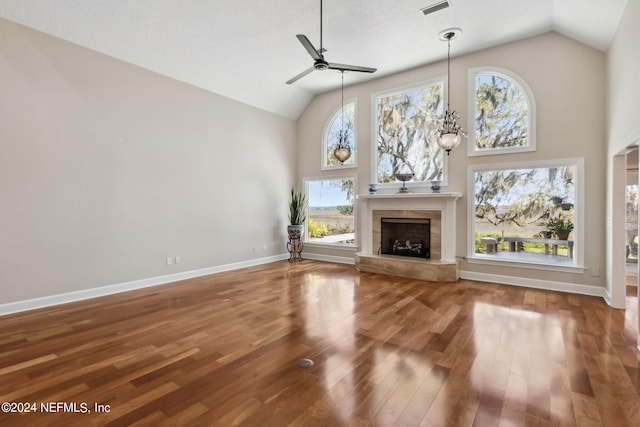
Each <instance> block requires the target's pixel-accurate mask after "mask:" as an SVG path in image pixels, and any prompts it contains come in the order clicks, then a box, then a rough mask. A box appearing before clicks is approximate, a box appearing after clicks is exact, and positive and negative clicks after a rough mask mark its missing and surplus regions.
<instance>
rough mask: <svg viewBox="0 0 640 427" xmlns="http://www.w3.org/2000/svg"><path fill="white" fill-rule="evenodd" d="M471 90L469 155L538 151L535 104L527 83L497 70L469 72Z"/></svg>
mask: <svg viewBox="0 0 640 427" xmlns="http://www.w3.org/2000/svg"><path fill="white" fill-rule="evenodd" d="M469 76H470V80H471V81H470V85H469V88H470V90H471V91H472V93H471V96H470V97H469V98H470V99H471V100H472V102H471V103H470V109H471V111H470V117H473V119H474V129H473V130H472V132H470V135H469V154H471V155H482V154H503V153H508V152H514V151H534V150H535V147H536V145H535V102H534V98H533V94H532V93H531V90H530V89H529V88H528V86H527V85H526V83H525V82H524V81H523V80H522V79H520V78H519V77H518V76H516V75H515V74H513V73H511V72H509V71H507V70H500V69H494V68H473V69H471V70H469Z"/></svg>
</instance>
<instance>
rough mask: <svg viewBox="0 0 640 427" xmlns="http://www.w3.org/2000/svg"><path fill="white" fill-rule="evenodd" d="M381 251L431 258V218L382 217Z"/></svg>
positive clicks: (387, 253) (390, 253) (389, 253)
mask: <svg viewBox="0 0 640 427" xmlns="http://www.w3.org/2000/svg"><path fill="white" fill-rule="evenodd" d="M380 229H381V241H380V253H382V254H383V255H398V256H407V257H414V258H426V259H429V258H431V245H430V243H431V219H430V218H381V219H380Z"/></svg>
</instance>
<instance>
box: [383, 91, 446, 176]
mask: <svg viewBox="0 0 640 427" xmlns="http://www.w3.org/2000/svg"><path fill="white" fill-rule="evenodd" d="M374 105H375V108H376V117H375V125H374V126H375V129H374V134H375V135H376V147H377V149H376V154H377V155H376V164H375V166H376V167H375V174H376V175H375V182H377V183H380V184H384V183H391V182H395V177H394V175H395V174H397V173H412V174H413V180H414V181H431V180H436V179H441V180H444V179H445V178H446V177H445V176H444V175H445V173H444V170H445V168H444V162H445V160H444V155H443V154H444V152H443V150H442V149H441V148H440V147H439V146H438V143H437V137H438V126H439V124H440V119H441V117H442V115H443V114H444V107H443V105H444V82H443V81H441V80H438V81H431V82H428V83H426V84H423V85H420V86H415V87H411V88H408V89H403V90H400V91H396V92H392V93H384V94H379V95H374Z"/></svg>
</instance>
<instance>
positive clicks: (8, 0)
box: [0, 0, 637, 119]
mask: <svg viewBox="0 0 640 427" xmlns="http://www.w3.org/2000/svg"><path fill="white" fill-rule="evenodd" d="M440 1H441V0H402V1H398V0H324V8H323V9H324V10H323V11H324V25H323V47H324V48H326V49H327V52H326V53H325V56H326V59H327V60H328V61H329V62H337V63H344V64H355V65H362V66H369V67H376V68H377V69H378V71H377V72H376V73H374V74H364V73H355V72H350V73H345V85H349V84H353V83H358V82H362V81H365V80H368V79H374V78H377V77H381V76H384V75H389V74H393V73H396V72H399V71H402V70H405V69H410V68H414V67H417V66H421V65H424V64H428V63H431V62H435V61H440V60H442V59H444V58H446V43H443V42H442V41H440V40H438V34H439V33H440V32H441V31H442V30H444V29H446V28H450V27H459V28H461V29H462V30H463V34H462V35H461V36H460V37H459V38H457V39H456V40H454V41H453V42H452V55H453V56H455V55H459V54H462V53H468V52H472V51H475V50H478V49H482V48H486V47H490V46H495V45H498V44H502V43H505V42H508V41H513V40H517V39H521V38H524V37H528V36H532V35H536V34H541V33H544V32H548V31H552V30H553V31H557V32H559V33H561V34H563V35H565V36H568V37H571V38H573V39H575V40H578V41H580V42H583V43H585V44H587V45H590V46H592V47H594V48H596V49H600V50H602V51H606V50H607V48H608V46H609V44H610V42H611V40H612V38H613V36H614V34H615V30H616V27H617V25H618V22H619V20H620V17H621V15H622V13H623V11H624V8H625V6H626V3H627V0H535V1H531V0H449V3H450V7H448V8H446V9H443V10H440V11H438V12H435V13H433V14H430V15H426V16H425V15H424V14H423V13H422V12H421V9H423V8H425V7H428V6H430V5H433V4H434V3H439V2H440ZM631 1H637V0H631ZM0 17H3V18H6V19H8V20H11V21H14V22H16V23H19V24H22V25H25V26H27V27H31V28H33V29H36V30H38V31H42V32H44V33H47V34H50V35H52V36H55V37H59V38H61V39H64V40H67V41H69V42H72V43H75V44H77V45H80V46H84V47H86V48H89V49H93V50H95V51H98V52H101V53H103V54H106V55H110V56H113V57H115V58H118V59H121V60H123V61H126V62H129V63H132V64H135V65H138V66H140V67H144V68H146V69H149V70H152V71H154V72H157V73H160V74H163V75H166V76H169V77H172V78H174V79H178V80H181V81H184V82H187V83H189V84H192V85H195V86H198V87H201V88H204V89H206V90H210V91H212V92H215V93H218V94H221V95H224V96H226V97H229V98H232V99H236V100H238V101H241V102H244V103H247V104H249V105H253V106H255V107H258V108H261V109H263V110H267V111H271V112H273V113H276V114H279V115H281V116H284V117H289V118H294V119H295V118H297V117H298V116H299V114H300V113H301V112H302V111H303V109H304V108H305V106H306V105H307V104H308V102H309V101H310V100H311V99H312V98H313V96H314V95H315V94H317V93H321V92H324V91H327V90H332V89H335V88H337V87H339V86H340V74H339V72H337V71H331V70H330V71H314V72H312V73H311V74H309V75H307V76H305V77H304V78H302V79H301V80H299V81H298V82H296V83H295V84H292V85H287V84H285V82H286V81H287V80H289V79H290V78H291V77H293V76H294V75H296V74H298V73H299V72H301V71H303V70H304V69H306V68H308V67H310V66H311V65H312V59H311V57H310V56H309V54H308V53H307V51H305V49H304V48H303V46H302V45H301V44H300V43H299V41H298V40H297V39H296V34H304V35H306V36H307V37H308V38H309V39H310V41H311V42H312V43H313V44H314V46H316V47H319V44H320V0H269V1H257V0H181V1H175V0H136V1H132V0H108V1H104V0H0Z"/></svg>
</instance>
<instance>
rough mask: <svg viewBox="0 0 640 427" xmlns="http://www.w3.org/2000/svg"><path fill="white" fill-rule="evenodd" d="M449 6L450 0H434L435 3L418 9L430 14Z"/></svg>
mask: <svg viewBox="0 0 640 427" xmlns="http://www.w3.org/2000/svg"><path fill="white" fill-rule="evenodd" d="M449 6H451V1H450V0H443V1H439V2H436V3H434V4H432V5H431V6H427V7H425V8H424V9H420V10H422V13H423V14H425V15H430V14H432V13H434V12H437V11H439V10H442V9H446V8H448V7H449Z"/></svg>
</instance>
